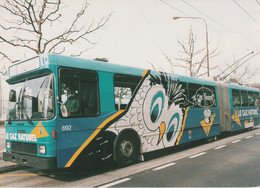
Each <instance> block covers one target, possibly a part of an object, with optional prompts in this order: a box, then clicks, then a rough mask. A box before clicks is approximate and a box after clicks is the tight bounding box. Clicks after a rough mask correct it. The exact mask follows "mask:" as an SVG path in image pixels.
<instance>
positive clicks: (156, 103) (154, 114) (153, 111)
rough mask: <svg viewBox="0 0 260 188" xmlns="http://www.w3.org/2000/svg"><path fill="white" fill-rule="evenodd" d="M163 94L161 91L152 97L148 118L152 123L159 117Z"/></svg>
mask: <svg viewBox="0 0 260 188" xmlns="http://www.w3.org/2000/svg"><path fill="white" fill-rule="evenodd" d="M163 104H164V95H163V93H162V92H158V93H156V95H155V96H154V97H153V99H152V104H151V108H150V118H151V121H152V122H153V123H156V122H157V121H158V119H159V118H160V116H161V114H162V110H163Z"/></svg>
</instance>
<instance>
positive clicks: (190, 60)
mask: <svg viewBox="0 0 260 188" xmlns="http://www.w3.org/2000/svg"><path fill="white" fill-rule="evenodd" d="M178 44H179V45H180V47H181V51H180V52H179V53H178V58H173V59H172V58H170V57H169V56H168V55H167V54H166V53H165V52H163V54H164V56H165V58H166V59H167V62H168V63H169V64H170V67H171V71H172V72H174V71H175V70H176V67H177V68H181V69H184V70H186V71H188V73H189V76H191V77H201V76H203V75H206V74H207V64H206V60H207V52H206V47H204V48H201V49H196V46H195V45H196V35H195V34H194V32H193V31H192V27H190V29H189V34H188V38H187V39H186V40H185V41H183V40H179V39H178ZM217 49H218V47H216V48H214V49H213V50H212V51H210V52H209V57H210V58H213V57H215V56H217V55H219V52H217ZM216 67H217V66H212V67H210V69H209V70H213V69H215V68H216Z"/></svg>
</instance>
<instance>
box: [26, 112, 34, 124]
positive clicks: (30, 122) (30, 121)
mask: <svg viewBox="0 0 260 188" xmlns="http://www.w3.org/2000/svg"><path fill="white" fill-rule="evenodd" d="M25 115H26V119H27V121H28V123H29V124H30V125H34V123H33V122H32V120H31V119H30V118H29V116H28V114H27V112H26V111H25Z"/></svg>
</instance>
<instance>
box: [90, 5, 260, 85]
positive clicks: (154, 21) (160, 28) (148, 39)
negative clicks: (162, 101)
mask: <svg viewBox="0 0 260 188" xmlns="http://www.w3.org/2000/svg"><path fill="white" fill-rule="evenodd" d="M259 2H260V0H258V1H256V0H246V1H245V0H235V1H233V0H184V1H183V0H163V1H161V0H131V1H127V0H121V1H120V0H109V1H106V0H91V1H89V3H90V7H89V10H95V12H96V13H97V14H98V15H104V14H107V13H109V12H113V16H112V17H111V20H110V21H109V23H108V24H107V26H106V27H105V28H104V29H103V31H102V32H100V33H99V34H98V36H99V42H98V44H97V45H96V47H95V48H93V49H92V50H91V51H89V53H87V54H86V55H85V56H86V57H91V58H94V57H106V58H108V59H109V60H110V61H111V62H114V63H119V64H127V65H133V66H138V67H143V68H146V67H150V66H149V64H148V63H147V61H149V62H153V63H154V64H160V67H162V68H164V69H165V70H167V61H166V59H165V56H164V55H163V51H164V52H165V53H166V54H167V55H168V56H169V57H171V58H175V57H178V55H177V53H178V51H180V46H179V45H178V43H177V40H178V39H180V40H185V38H187V37H188V30H189V28H190V26H191V25H192V28H193V31H194V33H195V34H196V35H197V45H198V48H200V47H204V46H205V24H204V22H203V21H201V20H194V19H179V20H173V19H172V17H173V16H185V17H186V16H192V17H202V18H204V19H205V20H206V22H207V24H208V34H209V42H210V45H209V48H210V49H214V48H216V47H217V46H218V51H220V52H221V53H220V55H218V56H217V57H215V58H214V59H210V64H212V65H216V64H220V65H222V66H221V68H222V70H223V69H224V68H223V67H225V64H226V63H229V64H231V63H232V62H233V60H234V58H235V59H236V60H238V59H240V58H241V57H243V56H245V55H246V54H248V53H250V52H251V51H252V50H254V51H255V53H257V52H258V50H260V23H259V22H260V3H259ZM239 6H240V7H239ZM244 10H245V11H246V12H245V11H244ZM258 21H259V22H258ZM248 63H249V64H250V67H251V70H250V71H251V72H252V71H254V70H255V69H256V68H257V67H258V66H259V65H260V54H259V55H257V56H255V57H254V58H252V59H251V60H250V61H248ZM176 72H178V73H181V74H186V72H184V71H182V72H179V71H176ZM218 73H219V70H216V71H215V72H212V73H211V75H212V76H214V75H216V74H218ZM259 73H260V70H259V71H258V74H255V77H254V79H253V80H254V81H258V82H260V74H259Z"/></svg>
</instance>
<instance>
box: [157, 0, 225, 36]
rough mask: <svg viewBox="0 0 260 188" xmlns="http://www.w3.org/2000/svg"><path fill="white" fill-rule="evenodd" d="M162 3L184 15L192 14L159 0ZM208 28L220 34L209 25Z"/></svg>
mask: <svg viewBox="0 0 260 188" xmlns="http://www.w3.org/2000/svg"><path fill="white" fill-rule="evenodd" d="M160 1H161V2H162V3H164V4H166V5H167V6H169V7H171V8H172V9H174V10H176V11H178V12H179V13H181V14H184V15H185V16H187V17H193V16H191V15H189V14H187V13H185V12H183V11H181V10H179V9H178V8H176V7H174V6H172V5H171V4H169V3H167V2H165V1H164V0H160ZM208 28H210V29H212V30H214V31H215V32H216V33H218V34H220V35H221V33H219V32H218V31H217V30H216V29H213V28H212V27H210V26H208Z"/></svg>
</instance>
